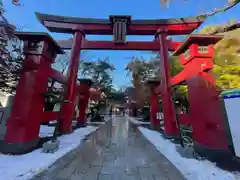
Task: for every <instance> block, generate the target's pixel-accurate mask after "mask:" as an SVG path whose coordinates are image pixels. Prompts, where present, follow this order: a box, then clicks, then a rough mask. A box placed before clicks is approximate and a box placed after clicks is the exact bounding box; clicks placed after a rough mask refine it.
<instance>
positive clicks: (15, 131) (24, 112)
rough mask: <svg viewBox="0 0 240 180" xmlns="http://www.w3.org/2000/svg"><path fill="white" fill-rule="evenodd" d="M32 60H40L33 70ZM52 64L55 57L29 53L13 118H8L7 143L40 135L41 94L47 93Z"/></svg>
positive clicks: (25, 140)
mask: <svg viewBox="0 0 240 180" xmlns="http://www.w3.org/2000/svg"><path fill="white" fill-rule="evenodd" d="M44 46H46V42H45V44H44ZM53 59H54V57H53ZM32 62H38V63H37V64H35V65H36V66H34V69H33V66H32V65H31V64H32ZM51 63H52V59H51V60H49V59H47V58H46V56H43V55H28V54H26V59H25V61H24V66H23V70H22V71H21V73H20V80H19V82H18V85H17V89H16V95H15V97H14V104H13V107H12V111H11V115H10V119H9V120H8V121H7V132H6V136H5V141H6V142H8V143H19V144H24V143H27V142H31V141H36V140H37V139H38V138H39V137H38V135H39V129H40V123H41V121H42V117H43V109H44V105H45V101H44V96H43V95H42V94H43V93H45V92H46V90H47V86H48V77H47V74H46V73H45V69H47V68H51ZM29 64H30V65H29Z"/></svg>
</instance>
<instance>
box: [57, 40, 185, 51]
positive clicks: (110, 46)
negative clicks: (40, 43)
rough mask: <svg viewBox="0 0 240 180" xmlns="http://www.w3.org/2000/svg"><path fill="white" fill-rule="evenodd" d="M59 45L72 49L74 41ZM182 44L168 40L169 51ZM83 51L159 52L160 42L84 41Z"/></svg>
mask: <svg viewBox="0 0 240 180" xmlns="http://www.w3.org/2000/svg"><path fill="white" fill-rule="evenodd" d="M57 43H58V44H59V45H60V47H61V48H63V49H71V48H72V40H71V39H70V40H59V41H57ZM180 44H181V42H173V41H171V40H168V50H169V51H175V50H176V49H177V47H178V46H179V45H180ZM82 49H85V50H138V51H159V41H152V42H151V41H150V42H147V41H128V42H127V43H126V44H115V43H114V42H112V41H88V40H84V41H83V43H82Z"/></svg>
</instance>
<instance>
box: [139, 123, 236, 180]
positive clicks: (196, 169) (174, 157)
mask: <svg viewBox="0 0 240 180" xmlns="http://www.w3.org/2000/svg"><path fill="white" fill-rule="evenodd" d="M138 129H139V131H140V132H141V133H142V134H143V135H144V136H145V137H146V138H147V139H148V140H149V141H150V142H151V143H152V144H153V145H154V146H155V147H156V148H157V150H158V151H159V152H161V153H162V154H163V155H164V156H165V157H166V158H168V159H169V161H171V162H172V163H173V164H174V165H175V166H176V167H177V168H178V169H179V170H180V171H181V172H182V174H183V175H184V176H185V177H186V178H187V179H188V180H238V179H239V180H240V173H237V172H234V173H231V172H228V171H224V170H222V169H220V168H218V167H217V166H216V165H215V164H214V163H212V162H210V161H208V160H196V159H186V158H184V157H182V156H181V155H180V154H179V153H178V152H177V150H176V145H175V144H173V143H172V142H171V141H169V140H166V139H164V138H163V137H162V136H161V134H159V133H158V132H156V131H152V130H149V129H146V128H143V127H138Z"/></svg>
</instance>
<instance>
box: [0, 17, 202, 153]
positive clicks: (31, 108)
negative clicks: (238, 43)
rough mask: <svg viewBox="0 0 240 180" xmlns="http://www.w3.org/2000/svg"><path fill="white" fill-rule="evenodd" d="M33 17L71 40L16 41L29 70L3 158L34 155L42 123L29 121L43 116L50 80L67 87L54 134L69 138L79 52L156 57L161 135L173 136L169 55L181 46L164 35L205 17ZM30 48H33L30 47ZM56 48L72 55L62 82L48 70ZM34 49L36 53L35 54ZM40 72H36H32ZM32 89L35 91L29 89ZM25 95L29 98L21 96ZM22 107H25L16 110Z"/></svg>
mask: <svg viewBox="0 0 240 180" xmlns="http://www.w3.org/2000/svg"><path fill="white" fill-rule="evenodd" d="M37 17H38V19H39V20H40V21H41V23H42V24H43V25H44V26H45V27H47V28H48V29H49V30H50V31H51V32H59V33H72V34H73V39H72V40H71V39H70V40H64V41H59V42H58V43H59V44H57V43H55V42H54V41H53V40H52V39H51V37H49V36H48V35H46V34H41V33H40V35H39V33H24V35H22V37H21V38H20V39H22V40H24V43H26V44H25V45H26V46H25V47H27V48H28V49H27V51H28V53H29V56H28V58H27V59H26V61H25V62H24V63H25V65H27V66H28V65H29V69H27V71H25V72H22V76H21V77H23V79H22V80H20V81H19V84H18V87H17V92H19V93H17V94H16V96H15V99H14V108H13V112H12V113H11V114H12V115H11V118H10V119H9V120H8V121H7V131H6V135H5V139H4V141H1V144H3V145H4V146H6V148H5V150H4V152H17V153H23V152H26V151H29V150H31V149H34V147H35V146H36V145H37V142H38V140H39V137H38V132H39V125H40V121H42V119H41V118H42V117H40V116H39V117H37V118H35V119H32V118H33V116H34V115H37V114H42V106H43V102H42V101H43V98H42V97H41V98H40V96H39V94H40V92H44V91H45V89H46V88H47V87H45V86H47V81H48V77H49V76H50V77H52V78H57V79H61V80H62V81H63V82H64V83H65V84H66V89H65V100H66V101H68V102H70V103H67V104H64V105H63V106H62V108H61V117H60V127H59V131H60V133H70V132H72V117H73V115H74V106H75V103H74V102H75V100H76V96H77V89H78V88H77V86H78V84H77V72H78V68H79V60H80V51H81V50H84V49H108V50H142V51H144V50H148V51H149V50H150V51H159V52H160V53H161V68H162V69H161V93H162V95H163V96H162V104H163V113H164V118H165V123H164V130H165V133H166V135H167V136H178V134H179V132H178V128H177V126H176V121H175V113H174V106H173V102H172V94H171V84H170V78H171V77H170V75H169V65H168V51H174V50H176V49H177V47H178V45H179V44H180V43H179V42H172V41H171V40H167V35H183V34H190V33H192V32H193V31H194V30H195V29H196V28H198V27H199V26H200V25H201V24H202V22H203V21H204V19H205V18H204V17H198V18H180V19H164V20H131V17H130V16H110V18H109V19H90V18H72V17H64V16H55V15H47V14H41V13H37ZM85 34H91V35H94V34H99V35H113V38H114V41H88V40H86V38H85ZM126 35H154V36H155V39H156V40H153V41H152V42H142V41H140V42H133V41H130V42H128V41H126ZM26 38H27V39H26ZM32 44H33V45H34V46H33V47H32ZM35 45H37V47H35ZM59 45H60V47H61V48H64V49H71V56H70V59H69V66H68V71H67V77H62V75H61V74H60V73H58V72H55V71H52V70H49V68H50V67H51V63H53V62H54V59H55V57H56V54H57V53H62V50H61V48H60V47H59ZM38 46H41V47H40V48H38ZM31 48H35V49H37V50H38V49H39V50H40V51H39V52H38V51H37V52H34V53H33V52H32V49H31ZM34 63H35V64H34ZM35 65H37V67H36V68H35V67H33V66H35ZM39 68H40V69H41V72H40V71H38V70H36V69H39ZM45 69H46V71H45ZM35 72H36V73H35ZM31 74H32V75H33V76H32V75H31ZM39 80H40V81H41V82H39ZM38 82H39V83H38ZM42 83H43V84H44V85H43V84H42ZM29 86H30V87H29ZM32 86H34V88H35V89H33V88H31V87H32ZM28 87H29V88H28ZM26 88H27V89H26ZM26 91H27V92H29V93H26ZM35 91H38V92H35ZM21 93H22V94H24V96H22V95H21ZM24 98H26V99H27V100H25V99H24ZM22 102H25V103H24V106H23V107H22V109H21V110H20V109H19V108H18V107H19V105H20V104H22ZM30 122H31V123H30Z"/></svg>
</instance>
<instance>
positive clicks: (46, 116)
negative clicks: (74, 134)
mask: <svg viewBox="0 0 240 180" xmlns="http://www.w3.org/2000/svg"><path fill="white" fill-rule="evenodd" d="M58 115H59V112H44V113H43V116H42V119H41V123H46V122H49V121H55V120H58Z"/></svg>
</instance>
